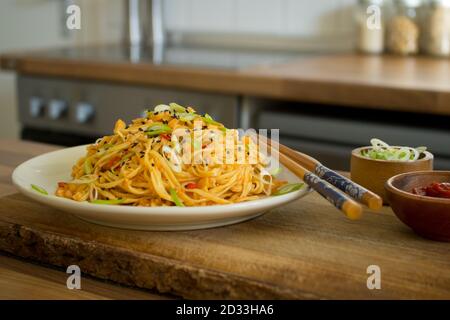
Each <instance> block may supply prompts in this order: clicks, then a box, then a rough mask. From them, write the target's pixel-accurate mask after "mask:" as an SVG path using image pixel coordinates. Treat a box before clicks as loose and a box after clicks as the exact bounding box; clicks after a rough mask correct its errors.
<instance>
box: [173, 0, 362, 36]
mask: <svg viewBox="0 0 450 320" xmlns="http://www.w3.org/2000/svg"><path fill="white" fill-rule="evenodd" d="M355 2H356V0H165V1H164V5H165V7H164V9H165V10H164V16H165V17H164V18H165V24H166V29H167V30H168V31H183V32H222V33H258V34H268V35H287V36H305V37H309V36H322V35H326V36H330V35H346V34H351V33H352V21H353V19H352V10H353V7H354V5H355Z"/></svg>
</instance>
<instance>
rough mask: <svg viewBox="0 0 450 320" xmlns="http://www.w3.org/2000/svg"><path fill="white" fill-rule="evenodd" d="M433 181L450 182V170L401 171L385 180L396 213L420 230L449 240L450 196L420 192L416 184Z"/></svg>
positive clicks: (437, 237) (421, 232)
mask: <svg viewBox="0 0 450 320" xmlns="http://www.w3.org/2000/svg"><path fill="white" fill-rule="evenodd" d="M432 182H450V171H420V172H411V173H403V174H399V175H397V176H395V177H392V178H390V179H389V180H388V181H387V182H386V193H387V197H388V199H389V202H390V204H391V207H392V210H394V212H395V214H396V215H397V217H398V218H399V219H400V220H401V221H402V222H403V223H405V224H406V225H407V226H409V227H410V228H411V229H413V230H414V232H416V233H417V234H419V235H421V236H423V237H425V238H429V239H433V240H438V241H450V199H444V198H433V197H427V196H419V195H416V194H413V193H411V192H412V189H413V188H416V187H422V186H427V185H429V184H430V183H432Z"/></svg>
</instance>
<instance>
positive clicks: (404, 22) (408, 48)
mask: <svg viewBox="0 0 450 320" xmlns="http://www.w3.org/2000/svg"><path fill="white" fill-rule="evenodd" d="M421 4H422V1H421V0H395V1H393V6H392V9H391V17H390V18H389V22H388V24H387V34H386V47H387V49H388V51H389V52H391V53H394V54H401V55H408V54H415V53H417V52H418V51H419V18H418V10H419V7H420V6H421Z"/></svg>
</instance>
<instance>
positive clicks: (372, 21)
mask: <svg viewBox="0 0 450 320" xmlns="http://www.w3.org/2000/svg"><path fill="white" fill-rule="evenodd" d="M384 2H385V1H384V0H359V1H358V5H357V7H356V15H355V22H356V29H357V39H356V47H357V49H358V51H360V52H363V53H372V54H377V53H382V52H383V51H384V16H383V15H384V14H383V10H384V9H383V8H384Z"/></svg>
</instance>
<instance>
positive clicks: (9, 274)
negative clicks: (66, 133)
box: [0, 139, 170, 299]
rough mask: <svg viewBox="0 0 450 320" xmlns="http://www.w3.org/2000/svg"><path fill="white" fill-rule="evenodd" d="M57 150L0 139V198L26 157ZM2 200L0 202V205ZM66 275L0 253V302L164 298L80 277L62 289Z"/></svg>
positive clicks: (56, 270)
mask: <svg viewBox="0 0 450 320" xmlns="http://www.w3.org/2000/svg"><path fill="white" fill-rule="evenodd" d="M58 148H59V147H56V146H51V145H46V144H41V143H35V142H25V141H17V140H6V139H0V197H3V196H6V195H8V194H13V193H16V192H17V191H16V189H15V188H14V186H12V183H11V174H12V171H13V169H14V168H15V167H16V166H17V165H19V164H20V163H21V162H23V161H25V160H28V159H29V158H31V157H33V156H36V155H39V154H42V153H45V152H49V151H53V150H56V149H58ZM1 204H2V201H1V200H0V205H1ZM67 276H68V274H66V273H65V272H64V271H61V270H60V269H55V268H48V267H45V266H42V265H37V264H35V263H31V262H30V261H29V260H23V259H17V258H12V257H11V256H5V254H4V252H3V253H2V252H1V251H0V299H168V298H170V297H168V296H164V295H160V294H156V293H153V292H149V291H143V290H136V289H131V288H128V287H124V286H119V285H117V284H115V283H108V282H104V281H99V280H97V279H93V278H87V277H83V279H82V282H81V290H69V289H67V287H66V280H67Z"/></svg>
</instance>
